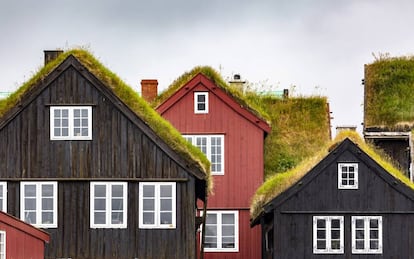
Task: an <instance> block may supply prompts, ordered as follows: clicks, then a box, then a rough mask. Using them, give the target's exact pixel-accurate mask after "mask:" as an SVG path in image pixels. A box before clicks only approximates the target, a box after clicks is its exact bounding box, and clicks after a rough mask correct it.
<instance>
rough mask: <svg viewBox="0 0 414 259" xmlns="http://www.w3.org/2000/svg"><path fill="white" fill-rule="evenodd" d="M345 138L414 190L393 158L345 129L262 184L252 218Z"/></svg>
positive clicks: (255, 199)
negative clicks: (306, 156)
mask: <svg viewBox="0 0 414 259" xmlns="http://www.w3.org/2000/svg"><path fill="white" fill-rule="evenodd" d="M345 138H349V139H351V140H352V141H353V142H354V143H355V144H357V145H358V146H359V147H360V148H361V149H362V150H363V151H364V152H365V153H367V154H368V155H369V156H370V157H371V158H372V159H373V160H375V161H376V162H377V163H378V164H379V165H380V166H381V167H383V168H384V169H385V170H386V171H387V172H388V173H390V174H391V175H392V176H394V177H395V178H396V179H398V180H400V181H401V182H402V183H403V184H405V185H406V186H408V187H410V188H411V189H413V190H414V183H413V182H411V181H410V179H408V178H407V177H406V176H405V175H404V173H403V172H401V171H400V170H398V169H397V168H396V167H395V166H394V165H393V164H392V162H391V159H390V158H388V157H387V156H386V155H384V154H382V153H381V152H380V151H378V150H376V149H375V148H374V147H373V146H370V145H369V144H367V143H365V142H364V141H363V140H362V138H361V137H360V136H359V134H358V133H356V132H355V131H343V132H341V133H339V134H338V135H337V136H336V138H335V139H334V140H333V141H331V142H329V143H328V144H326V145H325V146H324V147H323V148H322V149H320V151H319V152H318V153H316V154H315V155H314V156H313V157H310V158H308V159H306V160H304V161H303V162H302V163H300V164H299V165H298V166H297V167H295V168H293V169H291V170H287V171H286V172H284V173H279V174H276V175H274V176H272V177H270V178H269V179H267V180H266V182H265V183H264V184H263V185H262V186H260V188H259V189H258V190H257V191H256V194H255V195H254V197H253V200H252V204H251V207H250V217H251V219H256V218H257V217H258V216H259V215H260V214H261V213H262V209H263V207H264V206H265V205H266V204H267V203H269V202H271V201H272V200H273V199H274V198H276V197H277V196H278V195H279V194H281V193H283V192H284V191H286V190H287V189H288V188H290V187H291V186H293V185H294V184H296V183H297V182H298V181H299V180H300V179H301V178H302V177H303V176H305V175H306V174H307V173H308V172H309V171H311V169H312V168H313V167H314V166H316V165H317V164H318V163H319V162H320V161H321V160H322V159H324V158H325V157H326V156H327V155H328V154H329V152H330V150H331V149H332V147H333V146H335V145H337V144H339V143H340V142H342V141H343V140H344V139H345Z"/></svg>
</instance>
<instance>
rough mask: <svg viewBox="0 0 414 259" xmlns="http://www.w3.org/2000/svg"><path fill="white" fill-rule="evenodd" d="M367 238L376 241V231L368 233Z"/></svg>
mask: <svg viewBox="0 0 414 259" xmlns="http://www.w3.org/2000/svg"><path fill="white" fill-rule="evenodd" d="M369 237H370V238H371V239H378V230H371V231H370V232H369Z"/></svg>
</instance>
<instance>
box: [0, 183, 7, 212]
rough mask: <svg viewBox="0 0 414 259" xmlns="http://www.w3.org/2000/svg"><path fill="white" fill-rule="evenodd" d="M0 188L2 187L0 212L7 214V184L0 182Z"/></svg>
mask: <svg viewBox="0 0 414 259" xmlns="http://www.w3.org/2000/svg"><path fill="white" fill-rule="evenodd" d="M0 186H1V187H2V192H1V197H0V199H2V206H1V207H0V210H1V211H3V212H7V182H0Z"/></svg>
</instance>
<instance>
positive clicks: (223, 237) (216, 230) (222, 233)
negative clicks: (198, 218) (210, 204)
mask: <svg viewBox="0 0 414 259" xmlns="http://www.w3.org/2000/svg"><path fill="white" fill-rule="evenodd" d="M202 231H204V230H202ZM204 237H205V240H204V251H205V252H238V251H239V212H238V211H237V210H236V211H227V210H223V211H213V210H208V211H207V216H206V225H205V236H204Z"/></svg>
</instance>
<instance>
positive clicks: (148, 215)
mask: <svg viewBox="0 0 414 259" xmlns="http://www.w3.org/2000/svg"><path fill="white" fill-rule="evenodd" d="M142 214H143V222H144V224H154V213H153V212H144V213H142Z"/></svg>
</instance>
